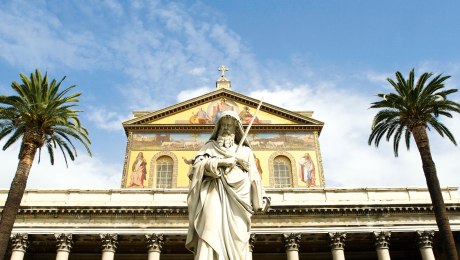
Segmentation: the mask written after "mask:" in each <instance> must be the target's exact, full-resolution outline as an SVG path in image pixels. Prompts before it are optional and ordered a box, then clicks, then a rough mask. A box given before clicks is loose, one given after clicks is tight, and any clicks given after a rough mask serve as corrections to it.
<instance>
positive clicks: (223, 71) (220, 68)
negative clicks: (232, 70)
mask: <svg viewBox="0 0 460 260" xmlns="http://www.w3.org/2000/svg"><path fill="white" fill-rule="evenodd" d="M218 71H220V73H222V75H221V76H222V77H224V76H225V72H226V71H228V68H227V67H225V66H224V65H222V66H220V67H219V69H218Z"/></svg>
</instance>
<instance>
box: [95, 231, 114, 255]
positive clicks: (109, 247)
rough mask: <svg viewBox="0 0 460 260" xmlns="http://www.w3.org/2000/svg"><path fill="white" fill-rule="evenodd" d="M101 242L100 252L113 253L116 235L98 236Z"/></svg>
mask: <svg viewBox="0 0 460 260" xmlns="http://www.w3.org/2000/svg"><path fill="white" fill-rule="evenodd" d="M99 236H100V237H101V242H102V245H101V247H102V252H104V251H109V252H115V251H116V250H117V246H118V234H99Z"/></svg>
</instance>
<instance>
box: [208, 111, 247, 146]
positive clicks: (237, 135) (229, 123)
mask: <svg viewBox="0 0 460 260" xmlns="http://www.w3.org/2000/svg"><path fill="white" fill-rule="evenodd" d="M231 135H233V136H234V141H235V142H236V143H237V144H238V143H239V142H240V140H241V138H243V135H244V130H243V125H242V124H241V121H240V117H239V116H238V114H237V113H236V112H234V111H230V110H229V111H224V112H222V114H221V116H220V117H219V119H218V120H217V122H216V125H215V127H214V131H213V132H212V134H211V138H210V140H217V139H218V138H219V137H221V136H231ZM244 144H245V145H246V146H249V143H248V142H247V141H246V140H245V142H244Z"/></svg>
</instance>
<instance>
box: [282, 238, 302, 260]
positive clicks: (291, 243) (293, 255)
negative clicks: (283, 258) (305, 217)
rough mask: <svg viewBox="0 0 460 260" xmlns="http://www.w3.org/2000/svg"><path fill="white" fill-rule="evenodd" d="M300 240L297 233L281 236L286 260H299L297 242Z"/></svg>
mask: <svg viewBox="0 0 460 260" xmlns="http://www.w3.org/2000/svg"><path fill="white" fill-rule="evenodd" d="M301 238H302V237H301V235H300V234H299V233H291V234H283V239H284V247H285V248H286V255H287V260H299V247H300V245H299V242H300V239H301Z"/></svg>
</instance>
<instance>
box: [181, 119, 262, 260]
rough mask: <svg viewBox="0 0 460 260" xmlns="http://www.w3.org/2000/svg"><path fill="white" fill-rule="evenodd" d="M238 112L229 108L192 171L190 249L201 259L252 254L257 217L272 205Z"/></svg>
mask: <svg viewBox="0 0 460 260" xmlns="http://www.w3.org/2000/svg"><path fill="white" fill-rule="evenodd" d="M243 136H244V133H243V127H242V125H241V121H240V119H239V117H238V115H237V114H236V113H235V112H233V111H225V112H223V113H222V115H221V117H220V118H219V120H218V122H217V123H216V126H215V128H214V131H213V133H212V135H211V138H210V140H209V141H208V142H206V144H205V145H204V146H203V147H202V148H201V150H200V151H199V152H198V154H197V155H196V157H195V158H194V159H193V164H192V167H191V169H190V172H189V178H190V179H191V183H190V191H189V195H188V201H187V202H188V210H189V229H188V234H187V241H186V245H185V246H186V248H188V249H189V250H190V251H192V252H194V254H195V260H246V259H250V258H249V254H250V252H249V244H248V243H249V236H250V228H251V216H252V214H253V213H254V211H258V210H266V209H267V208H268V206H269V199H267V198H266V197H264V196H265V194H264V191H263V186H262V183H261V179H260V175H259V173H258V171H257V166H256V164H255V162H254V155H253V153H252V150H251V149H250V146H249V144H248V142H246V141H244V142H243V145H242V146H241V147H240V148H237V147H238V144H239V142H240V140H241V139H242V138H243Z"/></svg>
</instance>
